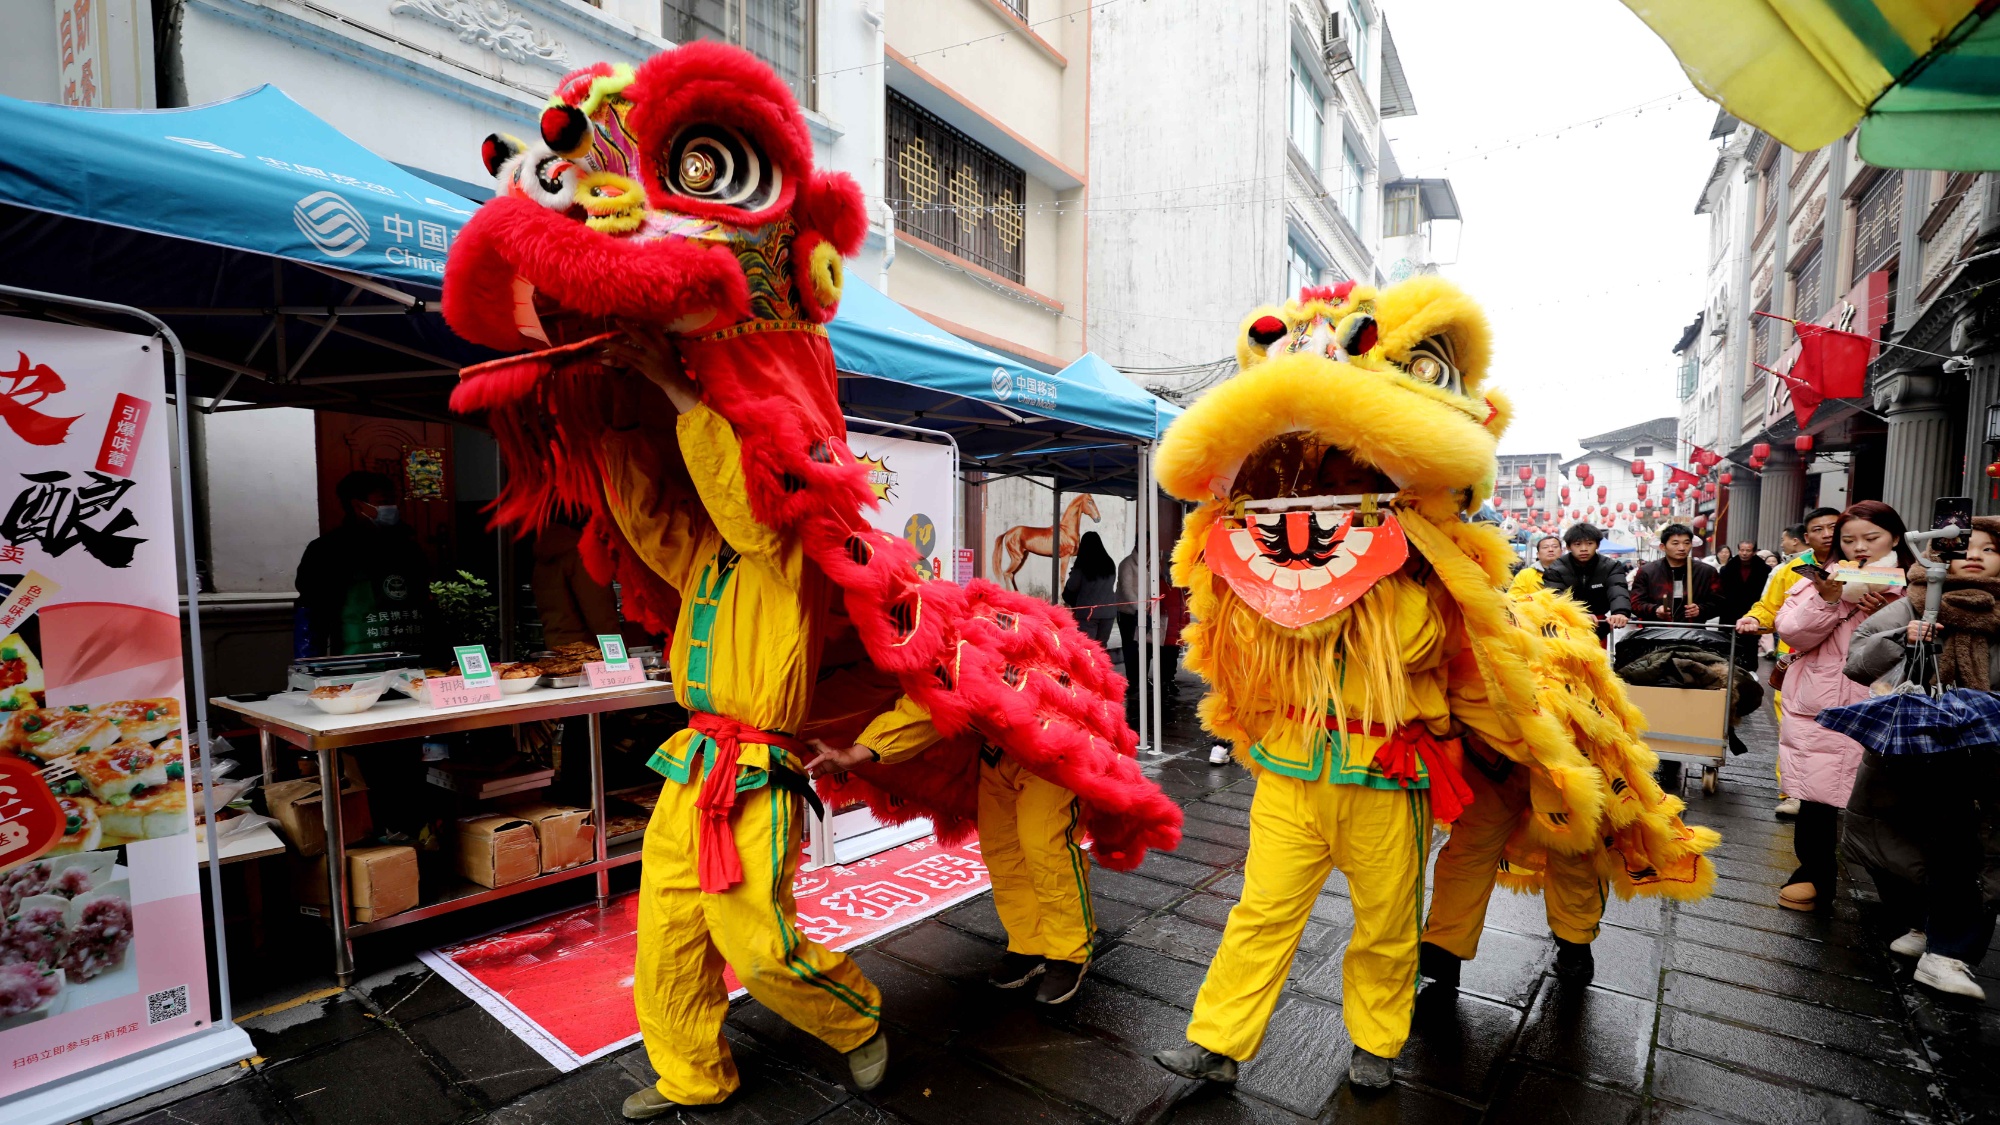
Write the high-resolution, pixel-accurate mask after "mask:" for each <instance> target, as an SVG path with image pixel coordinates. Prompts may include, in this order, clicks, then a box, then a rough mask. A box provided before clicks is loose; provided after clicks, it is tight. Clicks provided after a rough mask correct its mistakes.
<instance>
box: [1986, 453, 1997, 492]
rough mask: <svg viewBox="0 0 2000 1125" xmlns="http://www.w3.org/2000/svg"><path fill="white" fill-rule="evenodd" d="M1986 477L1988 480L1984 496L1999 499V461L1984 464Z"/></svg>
mask: <svg viewBox="0 0 2000 1125" xmlns="http://www.w3.org/2000/svg"><path fill="white" fill-rule="evenodd" d="M1986 479H1987V481H1988V482H1989V484H1988V486H1987V487H1988V490H1987V496H1986V498H1987V499H1988V500H2000V461H1995V462H1993V463H1992V464H1991V465H1988V466H1986Z"/></svg>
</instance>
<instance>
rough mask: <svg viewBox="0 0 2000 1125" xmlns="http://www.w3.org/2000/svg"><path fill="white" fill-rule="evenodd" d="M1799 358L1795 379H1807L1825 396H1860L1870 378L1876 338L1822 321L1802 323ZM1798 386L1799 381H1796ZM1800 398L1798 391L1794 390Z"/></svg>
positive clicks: (1793, 368)
mask: <svg viewBox="0 0 2000 1125" xmlns="http://www.w3.org/2000/svg"><path fill="white" fill-rule="evenodd" d="M1796 328H1797V330H1798V334H1799V358H1798V362H1796V363H1794V364H1792V375H1793V377H1794V378H1795V379H1801V380H1804V381H1805V382H1806V383H1807V384H1809V385H1810V386H1811V387H1812V388H1813V389H1814V390H1816V391H1818V392H1819V394H1820V397H1821V398H1859V397H1861V394H1862V391H1863V390H1864V389H1865V387H1866V385H1867V382H1868V361H1869V360H1870V359H1871V358H1873V356H1874V353H1875V341H1873V340H1871V339H1869V338H1868V337H1866V336H1863V335H1861V334H1859V333H1856V332H1842V331H1840V330H1839V329H1835V328H1828V327H1826V326H1825V325H1822V324H1800V325H1797V326H1796ZM1794 385H1795V386H1796V384H1794ZM1792 394H1793V400H1794V401H1795V402H1796V401H1797V395H1798V392H1797V391H1796V390H1794V391H1793V392H1792Z"/></svg>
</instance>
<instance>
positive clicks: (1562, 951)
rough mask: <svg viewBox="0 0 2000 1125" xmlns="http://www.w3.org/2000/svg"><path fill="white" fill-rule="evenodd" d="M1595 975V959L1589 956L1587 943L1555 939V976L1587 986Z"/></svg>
mask: <svg viewBox="0 0 2000 1125" xmlns="http://www.w3.org/2000/svg"><path fill="white" fill-rule="evenodd" d="M1596 975H1597V959H1596V958H1594V957H1592V956H1591V955H1590V945H1589V943H1587V942H1574V941H1564V940H1563V939H1561V938H1557V939H1556V976H1557V977H1560V978H1561V979H1563V980H1566V981H1573V982H1575V983H1577V984H1588V983H1590V978H1592V977H1594V976H1596Z"/></svg>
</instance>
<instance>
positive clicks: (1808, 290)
mask: <svg viewBox="0 0 2000 1125" xmlns="http://www.w3.org/2000/svg"><path fill="white" fill-rule="evenodd" d="M1820 254H1821V251H1820V249H1819V248H1814V250H1813V252H1812V253H1811V254H1808V255H1806V260H1805V261H1803V262H1800V263H1799V268H1798V271H1797V272H1795V273H1793V274H1792V285H1793V289H1792V318H1793V319H1795V320H1816V319H1818V318H1819V314H1820V313H1822V312H1824V311H1826V309H1825V306H1823V305H1821V304H1820V291H1819V290H1820V285H1819V281H1820V278H1819V274H1820V268H1819V264H1820Z"/></svg>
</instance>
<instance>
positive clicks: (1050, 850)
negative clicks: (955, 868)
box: [806, 698, 1097, 1005]
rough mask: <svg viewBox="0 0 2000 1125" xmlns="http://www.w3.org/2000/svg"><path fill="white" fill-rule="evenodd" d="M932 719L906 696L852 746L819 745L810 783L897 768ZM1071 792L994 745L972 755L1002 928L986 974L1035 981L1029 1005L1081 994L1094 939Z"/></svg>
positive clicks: (1078, 809) (982, 838) (928, 735)
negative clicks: (1001, 949) (863, 768)
mask: <svg viewBox="0 0 2000 1125" xmlns="http://www.w3.org/2000/svg"><path fill="white" fill-rule="evenodd" d="M937 740H938V734H937V731H936V730H935V729H934V728H932V727H931V725H930V715H929V714H928V713H926V712H925V711H924V709H923V707H922V706H921V705H919V704H917V703H916V702H914V701H912V700H910V699H908V698H904V699H902V700H900V701H898V703H897V705H896V707H895V708H894V709H893V710H891V711H890V712H888V713H887V714H884V715H882V716H879V717H877V718H876V719H875V720H874V721H873V722H871V723H870V724H869V728H868V730H867V731H864V732H863V733H862V736H861V738H860V740H859V741H858V742H857V743H856V744H855V745H852V746H846V747H839V748H836V747H832V746H828V745H826V744H825V743H823V742H820V741H818V740H817V739H815V740H813V741H812V743H811V746H812V748H813V749H814V750H815V751H817V752H818V755H817V756H816V757H815V758H813V759H812V760H811V761H809V762H807V763H806V770H807V772H808V774H810V775H812V776H818V775H819V774H822V773H828V772H831V771H834V770H841V769H849V768H852V767H854V766H857V765H859V764H861V763H862V762H867V761H880V762H896V761H900V760H902V759H904V758H907V757H909V756H910V755H911V754H914V753H916V752H918V751H920V750H923V749H925V748H926V747H928V746H930V745H932V744H934V743H935V742H936V741H937ZM1082 814H1083V809H1082V805H1081V803H1080V802H1079V801H1078V800H1077V797H1076V794H1074V793H1072V792H1070V791H1069V790H1067V789H1064V788H1063V787H1062V786H1060V785H1057V784H1055V783H1054V782H1052V781H1048V780H1045V779H1043V778H1041V777H1039V776H1037V775H1036V774H1034V773H1031V772H1030V771H1028V770H1027V769H1024V768H1023V767H1022V766H1021V764H1020V763H1019V762H1016V761H1015V760H1014V759H1012V758H1010V757H1008V756H1007V755H1006V754H1005V753H1004V752H1002V751H1001V750H1000V749H999V748H998V747H994V746H990V745H989V746H982V747H981V748H980V752H979V855H980V859H981V860H982V861H983V862H984V863H985V864H986V870H987V872H988V874H990V875H991V876H992V879H993V906H994V909H995V910H997V911H998V912H999V914H1000V924H1001V925H1003V926H1005V927H1006V928H1007V952H1006V954H1005V955H1004V956H1002V957H1001V959H1000V963H999V964H998V965H997V966H995V967H994V969H993V971H992V973H991V974H990V975H989V976H988V978H987V979H988V981H989V983H991V984H992V985H993V986H994V987H996V988H1010V989H1011V988H1021V987H1024V986H1026V985H1027V984H1029V983H1030V982H1035V981H1037V978H1040V979H1039V981H1038V983H1037V986H1036V989H1035V999H1036V1001H1038V1002H1039V1003H1043V1004H1052V1005H1053V1004H1064V1003H1068V1002H1069V1000H1070V999H1071V998H1073V997H1074V996H1075V995H1076V994H1077V990H1078V989H1080V988H1081V987H1082V986H1083V975H1084V973H1085V972H1086V971H1087V970H1088V969H1089V967H1090V957H1091V953H1092V951H1093V949H1094V946H1095V943H1096V939H1097V922H1096V918H1095V916H1094V915H1093V913H1092V911H1091V906H1090V857H1089V856H1088V855H1087V854H1085V852H1084V850H1083V839H1082V837H1083V830H1082V827H1081V821H1082Z"/></svg>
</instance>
